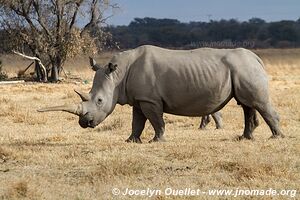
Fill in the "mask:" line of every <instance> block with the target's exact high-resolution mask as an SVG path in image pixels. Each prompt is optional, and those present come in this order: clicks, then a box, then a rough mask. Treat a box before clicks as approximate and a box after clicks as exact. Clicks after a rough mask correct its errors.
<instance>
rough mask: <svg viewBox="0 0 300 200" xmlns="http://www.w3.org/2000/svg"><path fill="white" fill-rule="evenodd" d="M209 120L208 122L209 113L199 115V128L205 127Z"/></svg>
mask: <svg viewBox="0 0 300 200" xmlns="http://www.w3.org/2000/svg"><path fill="white" fill-rule="evenodd" d="M209 122H210V116H209V115H205V116H203V117H201V123H200V126H199V129H205V127H206V126H207V124H208V123H209Z"/></svg>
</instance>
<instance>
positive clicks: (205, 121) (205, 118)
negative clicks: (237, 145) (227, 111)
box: [199, 112, 223, 129]
mask: <svg viewBox="0 0 300 200" xmlns="http://www.w3.org/2000/svg"><path fill="white" fill-rule="evenodd" d="M210 116H212V118H213V120H214V122H215V124H216V129H221V128H222V127H223V123H222V114H221V112H215V113H212V114H211V115H205V116H203V117H201V122H200V126H199V129H205V127H206V126H207V124H209V122H210V121H211V119H210Z"/></svg>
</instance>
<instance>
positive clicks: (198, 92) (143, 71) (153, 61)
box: [44, 45, 283, 142]
mask: <svg viewBox="0 0 300 200" xmlns="http://www.w3.org/2000/svg"><path fill="white" fill-rule="evenodd" d="M91 65H92V68H93V69H96V70H97V71H96V74H95V77H94V82H93V86H92V89H91V91H90V95H89V96H90V98H89V99H86V100H84V101H83V102H82V107H80V109H81V108H82V109H81V110H80V112H81V114H80V115H79V116H80V119H79V123H80V125H81V126H82V127H84V128H86V127H92V128H93V127H95V126H97V125H98V124H99V123H101V122H102V121H103V120H104V119H105V118H106V117H107V116H108V115H109V114H110V113H111V112H112V111H113V110H114V108H115V106H116V104H117V103H118V104H121V105H124V104H129V105H131V106H132V107H133V121H132V133H131V135H130V136H129V138H128V139H127V140H126V141H127V142H141V139H140V135H141V133H142V131H143V129H144V126H145V122H146V120H147V119H148V120H149V121H150V123H151V125H152V126H153V128H154V130H155V135H154V138H153V139H152V140H151V141H150V142H154V141H165V139H164V132H165V123H164V120H163V113H170V114H174V115H181V116H206V115H209V114H212V113H215V112H217V111H219V110H220V109H222V108H223V107H224V106H225V105H226V104H227V103H228V102H229V101H230V99H232V98H235V100H236V101H237V102H238V104H240V105H241V106H242V108H243V111H244V120H245V128H244V133H243V135H242V136H240V137H239V139H243V138H246V139H252V138H253V136H252V132H253V131H254V129H255V128H256V127H257V126H258V120H257V116H256V111H258V112H259V113H260V114H261V115H262V117H263V119H264V120H265V121H266V123H267V124H268V125H269V127H270V129H271V131H272V137H274V138H275V137H278V136H282V137H283V135H282V133H281V131H280V128H279V117H278V115H277V113H276V111H275V110H274V108H273V106H272V105H271V103H270V100H269V91H268V77H267V74H266V72H265V70H264V67H263V63H262V61H261V59H260V58H259V57H258V56H257V55H255V54H254V53H253V52H251V51H249V50H246V49H242V48H239V49H211V48H201V49H195V50H168V49H163V48H159V47H155V46H148V45H146V46H141V47H138V48H136V49H133V50H129V51H125V52H122V53H119V54H117V55H115V56H114V57H113V58H112V59H111V61H110V63H109V64H108V66H105V67H100V66H98V65H97V64H96V62H95V61H94V60H92V59H91ZM45 110H46V109H45ZM45 110H44V111H45ZM48 111H49V110H48ZM76 112H77V113H78V112H79V111H78V110H76Z"/></svg>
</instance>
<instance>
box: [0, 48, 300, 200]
mask: <svg viewBox="0 0 300 200" xmlns="http://www.w3.org/2000/svg"><path fill="white" fill-rule="evenodd" d="M256 52H257V53H258V54H259V55H260V56H261V57H262V58H263V60H264V62H265V64H266V70H267V71H268V73H269V75H270V76H269V78H270V93H271V98H272V102H273V104H274V105H275V107H276V109H277V110H278V112H279V113H280V116H281V126H282V130H283V132H284V134H285V135H286V137H285V138H284V139H268V138H269V137H270V136H271V132H270V130H269V128H268V127H267V125H266V123H265V122H264V121H263V120H262V119H261V118H260V122H261V123H260V126H259V127H258V128H257V129H256V130H255V132H254V136H255V140H254V141H236V140H235V138H236V137H237V136H238V135H241V134H242V131H243V113H242V109H241V108H240V107H239V106H238V105H236V103H235V102H234V101H233V100H232V101H231V102H230V103H229V104H228V105H226V107H225V108H224V109H223V110H222V112H223V117H224V129H222V130H215V129H214V125H213V123H211V124H209V126H208V127H207V129H206V130H204V131H202V130H198V125H199V118H189V117H179V116H173V115H165V116H164V118H165V121H166V133H165V135H166V139H167V142H165V143H151V144H148V143H147V141H148V140H150V139H151V138H152V137H153V134H154V132H153V129H152V127H151V126H150V125H149V123H147V125H146V128H145V130H144V132H143V134H142V140H143V142H144V143H143V144H127V143H125V142H124V140H125V139H127V137H128V136H129V134H130V131H131V118H132V116H131V108H130V107H129V106H117V107H116V109H115V111H114V112H113V113H112V114H111V116H109V117H108V118H107V119H106V120H105V121H104V122H103V123H102V124H100V125H99V126H98V127H96V128H95V129H82V128H80V126H79V125H78V122H77V121H78V119H77V117H76V116H73V115H70V114H68V113H60V112H56V113H55V112H54V113H37V112H36V109H37V108H40V107H44V106H49V105H60V104H65V103H77V102H79V101H80V99H79V97H78V96H76V94H75V93H74V92H73V89H74V88H75V89H81V90H83V91H88V90H89V89H90V88H91V81H92V76H93V72H92V71H90V70H89V69H88V60H87V59H86V58H85V57H84V59H83V57H79V58H77V59H75V60H70V61H68V62H67V64H66V68H65V70H66V71H67V73H68V74H69V79H66V80H65V81H64V82H62V83H60V84H37V83H26V84H14V85H1V86H0V199H127V198H128V197H129V196H122V195H121V196H113V195H112V193H111V191H112V189H113V188H119V189H120V190H121V191H124V190H125V188H131V189H147V188H151V189H160V190H164V189H165V188H167V187H172V188H173V189H184V188H192V189H201V190H203V191H207V190H208V189H235V188H240V189H269V188H273V189H277V190H281V189H287V190H297V192H298V193H299V192H300V50H297V49H294V50H257V51H256ZM109 57H110V54H105V56H104V57H101V56H100V57H98V58H97V59H98V61H100V62H102V63H104V62H105V61H107V59H109ZM0 59H2V60H3V63H4V69H5V70H6V71H7V72H8V73H9V75H10V76H14V75H15V74H16V73H17V70H18V69H24V68H25V67H26V65H28V64H29V61H26V60H22V59H20V58H18V57H15V56H11V55H3V56H1V57H0ZM70 77H73V79H70ZM74 77H77V79H74ZM78 77H80V78H81V79H82V81H79V80H80V79H78ZM145 198H146V197H145V196H133V197H131V199H145ZM231 198H233V197H226V196H225V197H224V196H223V197H220V196H207V195H202V196H194V197H193V196H155V197H153V199H231ZM297 198H298V199H299V198H300V197H299V194H297V196H296V197H294V199H297ZM235 199H256V197H253V196H252V197H250V196H248V197H247V196H243V197H238V198H235ZM260 199H291V197H290V196H276V197H270V196H264V197H260Z"/></svg>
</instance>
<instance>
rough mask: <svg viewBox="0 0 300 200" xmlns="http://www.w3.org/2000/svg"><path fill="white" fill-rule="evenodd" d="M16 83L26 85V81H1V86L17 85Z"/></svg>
mask: <svg viewBox="0 0 300 200" xmlns="http://www.w3.org/2000/svg"><path fill="white" fill-rule="evenodd" d="M16 83H25V81H24V80H20V81H0V85H5V84H16Z"/></svg>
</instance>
